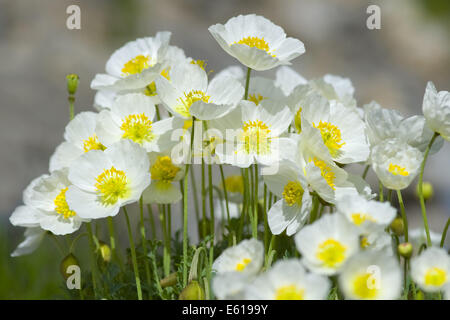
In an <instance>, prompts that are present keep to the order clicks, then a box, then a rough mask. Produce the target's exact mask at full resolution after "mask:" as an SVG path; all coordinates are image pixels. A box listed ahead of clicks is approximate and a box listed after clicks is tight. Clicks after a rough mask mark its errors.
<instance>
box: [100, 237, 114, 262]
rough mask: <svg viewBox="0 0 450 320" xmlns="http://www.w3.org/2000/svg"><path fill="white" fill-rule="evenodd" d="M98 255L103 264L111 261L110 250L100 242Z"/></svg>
mask: <svg viewBox="0 0 450 320" xmlns="http://www.w3.org/2000/svg"><path fill="white" fill-rule="evenodd" d="M100 254H101V256H102V259H103V261H105V262H110V261H111V248H110V247H109V246H108V245H107V244H106V243H104V242H102V241H100Z"/></svg>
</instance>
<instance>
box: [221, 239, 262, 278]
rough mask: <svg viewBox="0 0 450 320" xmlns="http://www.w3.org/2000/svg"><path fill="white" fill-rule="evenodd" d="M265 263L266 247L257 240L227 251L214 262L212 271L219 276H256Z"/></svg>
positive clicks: (248, 241) (242, 242)
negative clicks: (241, 274)
mask: <svg viewBox="0 0 450 320" xmlns="http://www.w3.org/2000/svg"><path fill="white" fill-rule="evenodd" d="M263 262H264V245H263V244H262V242H260V241H258V240H256V239H250V240H243V241H241V242H240V243H239V244H237V245H236V246H233V247H229V248H227V249H225V250H224V251H223V252H222V254H221V255H220V256H219V257H218V258H217V259H216V260H215V261H214V263H213V266H212V269H213V271H216V272H217V274H222V273H225V272H242V273H244V274H247V275H255V274H257V273H258V272H259V271H260V270H261V268H262V264H263Z"/></svg>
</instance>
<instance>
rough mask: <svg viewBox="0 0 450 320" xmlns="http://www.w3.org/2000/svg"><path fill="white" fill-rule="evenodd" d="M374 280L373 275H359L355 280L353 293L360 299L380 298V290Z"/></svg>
mask: <svg viewBox="0 0 450 320" xmlns="http://www.w3.org/2000/svg"><path fill="white" fill-rule="evenodd" d="M373 280H374V279H373V275H372V274H370V273H363V274H359V275H357V276H356V277H355V278H354V280H353V293H354V294H355V295H356V296H357V297H359V298H360V299H366V300H372V299H375V298H376V297H377V296H378V293H379V289H378V288H377V287H376V283H374V281H373Z"/></svg>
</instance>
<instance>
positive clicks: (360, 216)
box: [352, 212, 377, 226]
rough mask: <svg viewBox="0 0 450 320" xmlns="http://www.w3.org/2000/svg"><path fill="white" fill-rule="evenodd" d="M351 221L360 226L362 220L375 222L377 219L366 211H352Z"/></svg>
mask: <svg viewBox="0 0 450 320" xmlns="http://www.w3.org/2000/svg"><path fill="white" fill-rule="evenodd" d="M352 221H353V223H354V224H356V225H357V226H360V225H361V224H362V223H363V222H364V221H372V222H376V221H377V220H376V219H374V218H373V217H372V216H370V215H369V214H367V213H360V212H355V213H352Z"/></svg>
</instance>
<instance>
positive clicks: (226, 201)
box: [219, 164, 231, 226]
mask: <svg viewBox="0 0 450 320" xmlns="http://www.w3.org/2000/svg"><path fill="white" fill-rule="evenodd" d="M219 170H220V177H221V179H222V188H223V194H224V197H225V206H226V208H227V222H228V226H230V221H231V218H230V208H229V206H228V192H227V185H226V184H225V175H224V174H223V166H222V165H221V164H220V165H219Z"/></svg>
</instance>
